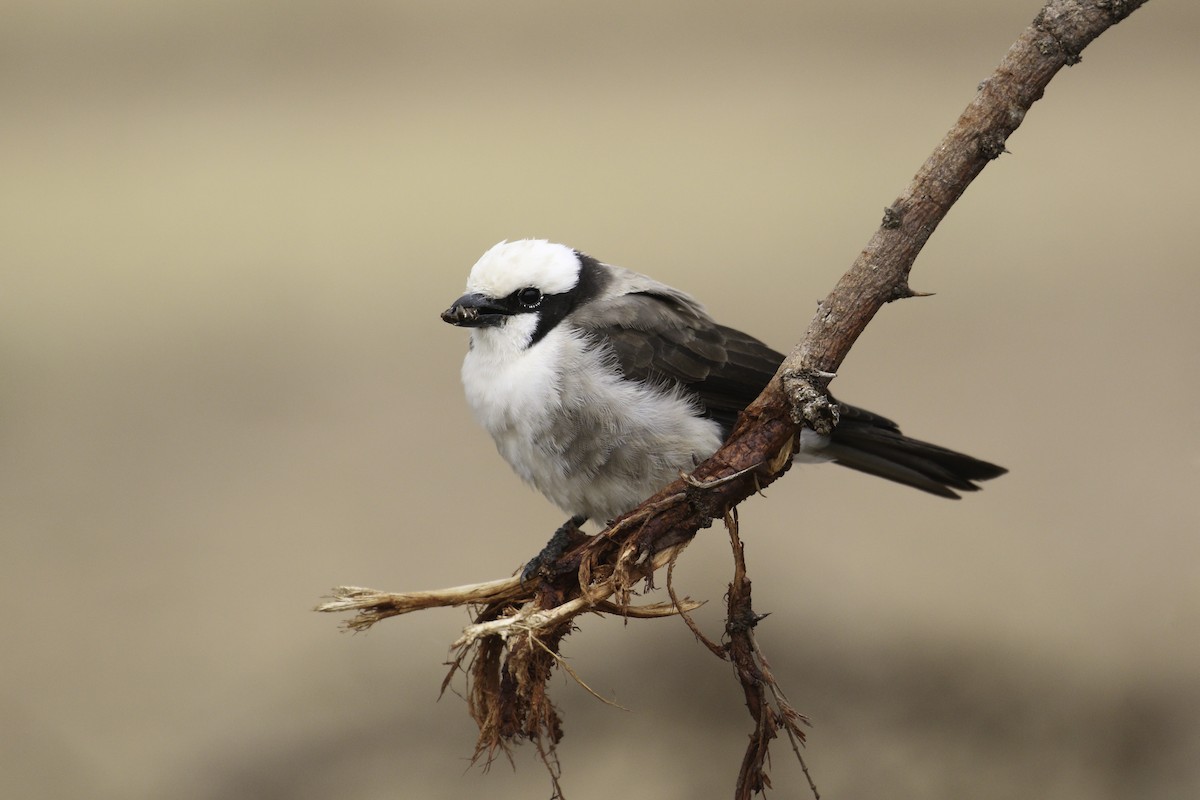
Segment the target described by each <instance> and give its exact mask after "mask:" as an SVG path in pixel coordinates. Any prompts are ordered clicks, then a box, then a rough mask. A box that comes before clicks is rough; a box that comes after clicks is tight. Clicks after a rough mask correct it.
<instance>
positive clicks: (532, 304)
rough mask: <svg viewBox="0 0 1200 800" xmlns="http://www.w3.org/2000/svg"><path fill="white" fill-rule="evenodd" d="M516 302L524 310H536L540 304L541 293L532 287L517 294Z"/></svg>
mask: <svg viewBox="0 0 1200 800" xmlns="http://www.w3.org/2000/svg"><path fill="white" fill-rule="evenodd" d="M517 302H518V303H520V304H521V305H522V306H524V307H525V308H537V307H538V306H540V305H541V304H542V293H541V292H540V291H538V290H537V289H534V288H533V287H532V286H531V287H529V288H528V289H522V290H521V291H519V292H517Z"/></svg>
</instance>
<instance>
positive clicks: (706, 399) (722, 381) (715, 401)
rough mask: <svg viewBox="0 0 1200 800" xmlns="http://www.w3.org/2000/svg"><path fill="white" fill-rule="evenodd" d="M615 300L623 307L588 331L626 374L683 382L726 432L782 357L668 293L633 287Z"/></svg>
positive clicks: (760, 388)
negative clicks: (629, 292) (717, 322)
mask: <svg viewBox="0 0 1200 800" xmlns="http://www.w3.org/2000/svg"><path fill="white" fill-rule="evenodd" d="M619 303H620V305H621V306H622V307H623V312H624V313H621V314H615V315H609V316H610V318H609V319H608V320H604V321H603V323H604V324H595V325H591V326H588V327H587V328H585V330H586V332H587V333H589V334H593V335H595V336H596V337H597V339H598V340H599V341H603V342H607V344H608V346H609V347H610V348H611V350H612V354H613V356H614V357H615V358H616V361H617V364H618V365H619V366H620V368H621V372H622V373H623V374H624V375H625V377H626V378H629V379H630V380H637V381H647V382H651V383H667V384H678V385H681V386H683V387H684V388H685V389H687V390H688V391H689V392H691V393H692V394H694V395H695V396H696V398H697V399H698V400H699V401H700V404H701V405H702V406H703V408H704V411H705V413H706V414H707V415H708V416H709V417H711V418H712V419H714V420H716V421H717V422H718V423H720V425H721V426H722V427H723V428H724V429H725V433H726V434H728V433H729V431H730V430H731V429H732V428H733V423H734V421H735V420H736V419H737V415H738V414H739V413H740V412H741V410H742V409H743V408H745V407H746V406H747V405H749V404H750V401H752V400H753V399H754V398H756V397H758V395H759V393H760V392H762V390H763V388H764V387H765V386H766V385H767V382H768V381H770V379H771V376H773V375H774V374H775V370H776V369H777V368H778V367H779V364H780V362H782V361H783V355H782V354H781V353H778V352H776V351H775V350H773V349H771V348H770V347H768V346H767V345H765V344H763V343H762V342H760V341H759V340H758V339H755V338H754V337H753V336H749V335H747V334H744V333H742V332H740V331H736V330H733V329H732V328H726V327H725V326H723V325H718V324H716V323H715V322H713V321H712V319H711V318H710V317H708V315H707V314H704V313H703V311H701V310H699V309H698V308H697V307H695V306H692V305H688V304H686V303H683V302H680V301H679V300H678V299H677V298H675V297H673V296H671V295H667V294H658V293H651V292H635V293H631V294H627V295H624V296H623V297H621V298H620V299H619ZM596 322H597V323H600V322H601V320H597V321H596Z"/></svg>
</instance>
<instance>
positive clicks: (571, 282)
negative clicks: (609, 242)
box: [442, 239, 602, 348]
mask: <svg viewBox="0 0 1200 800" xmlns="http://www.w3.org/2000/svg"><path fill="white" fill-rule="evenodd" d="M599 267H600V265H599V264H598V262H596V261H595V259H592V258H590V257H588V256H585V255H583V254H581V253H579V252H577V251H575V250H572V249H571V248H570V247H567V246H566V245H561V244H554V243H553V242H547V241H545V240H542V239H521V240H519V241H515V242H500V244H498V245H496V246H494V247H493V248H492V249H490V250H488V251H487V252H486V253H484V254H483V256H482V257H481V258H480V259H479V260H478V261H477V262H475V266H474V267H472V268H471V275H470V277H468V278H467V292H466V294H464V295H463V296H462V297H460V298H458V299H457V300H455V301H454V302H453V303H452V304H451V305H450V307H449V308H448V309H446V310H445V311H443V312H442V320H443V321H445V322H448V323H450V324H451V325H457V326H459V327H462V328H480V329H484V330H481V331H480V332H479V333H481V334H484V335H486V334H485V331H486V329H497V330H498V331H503V336H504V338H505V339H511V340H513V341H514V343H517V344H519V346H521V347H522V348H527V347H529V346H530V345H532V344H535V343H537V342H538V341H539V340H540V339H541V338H542V337H543V336H545V335H546V334H547V333H549V332H550V330H552V329H553V328H554V327H555V326H556V325H558V323H559V322H561V321H562V319H563V317H565V316H566V315H567V314H568V313H570V311H571V310H572V309H573V308H575V306H576V305H578V304H579V303H580V302H582V301H584V300H586V299H588V298H590V297H591V296H593V295H594V294H595V293H596V292H597V291H598V289H599V286H600V281H601V280H602V276H601V275H600V271H599Z"/></svg>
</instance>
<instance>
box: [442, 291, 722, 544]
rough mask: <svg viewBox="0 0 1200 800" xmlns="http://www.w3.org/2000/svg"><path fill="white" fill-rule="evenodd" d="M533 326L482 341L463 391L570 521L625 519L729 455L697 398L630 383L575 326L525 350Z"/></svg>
mask: <svg viewBox="0 0 1200 800" xmlns="http://www.w3.org/2000/svg"><path fill="white" fill-rule="evenodd" d="M526 319H528V320H529V322H528V323H526V322H525V320H521V319H516V318H514V319H511V320H509V322H508V324H506V325H504V326H502V327H500V328H481V329H476V330H474V331H472V340H471V341H472V347H471V350H470V352H469V353H468V354H467V358H466V360H465V361H464V362H463V369H462V377H463V384H464V386H465V388H466V394H467V402H468V403H469V404H470V406H471V410H472V411H473V412H474V414H475V417H476V419H477V420H478V421H479V423H480V424H481V425H483V427H484V428H485V429H486V430H487V431H488V432H489V433H490V434H491V435H492V438H493V439H494V440H495V442H496V447H497V449H498V450H499V451H500V454H501V455H502V456H503V457H504V458H505V460H506V461H508V463H509V464H510V465H511V466H512V468H513V469H514V470H516V472H517V474H518V475H520V476H521V477H522V478H523V479H524V480H525V481H527V482H528V483H530V484H531V485H532V486H534V487H535V488H536V489H538V490H539V491H541V492H542V494H544V495H546V497H547V498H549V499H550V500H551V501H552V502H554V503H555V504H556V505H558V506H559V507H560V508H562V509H563V510H564V511H566V512H567V513H568V514H571V515H576V514H581V515H584V516H587V517H589V518H591V519H595V520H598V521H601V522H604V521H607V520H609V519H612V518H614V517H617V516H619V515H621V514H622V513H624V512H626V511H628V510H629V509H631V508H633V507H634V506H636V505H637V504H638V503H639V502H641V501H642V500H644V499H645V498H646V497H649V496H650V495H651V494H653V493H654V492H655V491H657V490H658V489H660V488H662V487H663V486H665V485H666V484H667V483H669V482H671V481H672V480H674V479H676V478H678V477H679V473H680V471H690V470H691V469H692V468H693V466H694V464H695V463H697V462H699V461H701V460H703V459H705V458H707V457H708V456H709V455H711V454H712V453H713V452H714V451H715V450H716V449H717V448H718V447H719V446H720V444H721V433H720V427H719V426H718V425H717V423H715V422H713V421H712V420H709V419H705V418H703V417H701V416H700V412H699V410H698V408H697V407H696V405H695V403H694V402H693V401H692V400H691V399H690V398H688V397H686V396H684V395H682V394H681V393H679V392H678V391H674V390H671V389H667V388H663V387H651V386H647V385H645V384H640V383H635V382H631V381H625V380H624V379H623V378H622V377H621V376H620V374H619V372H617V370H616V367H615V366H614V365H613V363H612V361H611V358H609V357H607V356H606V354H605V353H604V352H603V351H602V349H600V348H596V347H594V346H593V345H592V343H591V342H590V341H589V340H587V339H586V338H584V337H583V336H582V335H581V334H580V333H579V332H577V331H574V330H572V329H571V328H570V327H569V326H567V325H560V326H558V327H556V328H555V329H554V330H552V331H550V333H548V334H547V335H546V336H545V337H544V338H543V339H542V340H541V341H539V342H538V343H537V344H535V345H533V346H531V347H524V342H527V341H528V340H529V335H530V333H531V331H532V328H531V327H530V329H529V330H528V331H527V330H524V328H525V327H526V326H527V325H530V326H531V325H532V324H536V322H535V320H534V319H533V316H532V315H530V316H529V317H527V318H526ZM513 323H519V324H518V325H514V324H513Z"/></svg>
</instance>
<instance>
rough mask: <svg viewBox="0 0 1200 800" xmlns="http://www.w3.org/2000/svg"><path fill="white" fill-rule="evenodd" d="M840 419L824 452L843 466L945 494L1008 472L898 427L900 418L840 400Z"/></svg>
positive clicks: (954, 494) (974, 488)
mask: <svg viewBox="0 0 1200 800" xmlns="http://www.w3.org/2000/svg"><path fill="white" fill-rule="evenodd" d="M841 410H842V419H841V422H840V423H838V426H837V427H836V428H835V429H834V431H833V440H832V441H831V442H830V444H829V446H828V447H827V448H826V450H825V452H826V453H827V454H829V455H831V456H833V458H834V460H835V461H836V462H837V463H838V464H841V465H842V466H843V467H849V468H850V469H856V470H858V471H860V472H866V473H869V474H871V475H877V476H879V477H880V478H887V479H888V480H890V481H896V482H897V483H903V484H905V485H907V486H912V487H914V488H916V489H920V490H922V491H925V492H929V493H931V494H936V495H939V496H941V497H951V498H954V499H956V500H957V499H958V492H956V491H955V489H957V490H958V491H959V492H974V491H978V490H979V487H978V486H976V485H975V484H974V483H973V481H986V480H988V479H989V478H995V477H998V476H1000V475H1003V474H1004V473H1006V472H1008V470H1006V469H1005V468H1004V467H1000V466H997V465H995V464H990V463H988V462H987V461H980V460H979V459H977V458H972V457H971V456H968V455H964V454H963V453H956V452H955V451H953V450H947V449H946V448H944V447H938V446H937V445H936V444H929V443H928V442H922V441H919V440H917V439H910V438H908V437H907V436H905V435H904V434H902V433H900V428H899V427H898V426H897V425H896V423H894V422H892V421H891V420H890V419H887V418H885V417H880V416H878V415H876V414H872V413H871V412H869V411H864V410H863V409H861V408H855V407H854V406H847V405H845V404H842V409H841Z"/></svg>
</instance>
